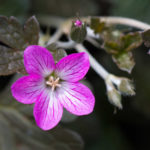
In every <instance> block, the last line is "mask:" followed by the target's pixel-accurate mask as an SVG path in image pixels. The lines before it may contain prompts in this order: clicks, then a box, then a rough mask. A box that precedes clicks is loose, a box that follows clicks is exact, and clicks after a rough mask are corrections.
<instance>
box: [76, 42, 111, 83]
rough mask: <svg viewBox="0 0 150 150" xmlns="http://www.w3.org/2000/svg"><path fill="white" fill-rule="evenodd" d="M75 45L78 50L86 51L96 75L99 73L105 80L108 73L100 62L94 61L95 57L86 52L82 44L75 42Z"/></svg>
mask: <svg viewBox="0 0 150 150" xmlns="http://www.w3.org/2000/svg"><path fill="white" fill-rule="evenodd" d="M75 47H76V50H77V51H78V52H86V53H87V54H88V55H89V59H90V64H91V67H92V68H93V69H94V70H95V72H97V74H98V75H100V76H101V77H102V78H103V79H104V80H105V79H106V78H107V77H108V75H109V73H108V72H107V70H105V69H104V68H103V66H101V64H99V63H98V62H97V61H96V59H95V58H94V57H93V56H92V55H91V54H90V53H89V52H88V50H87V49H86V48H85V47H84V46H83V45H82V44H77V45H76V46H75Z"/></svg>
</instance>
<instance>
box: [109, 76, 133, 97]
mask: <svg viewBox="0 0 150 150" xmlns="http://www.w3.org/2000/svg"><path fill="white" fill-rule="evenodd" d="M110 80H111V81H112V82H113V83H114V84H115V85H116V86H117V89H118V90H119V91H120V92H121V93H123V94H125V95H131V96H132V95H135V91H134V85H133V83H132V81H131V80H129V79H128V78H124V77H117V76H114V75H111V76H110Z"/></svg>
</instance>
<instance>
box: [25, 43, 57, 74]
mask: <svg viewBox="0 0 150 150" xmlns="http://www.w3.org/2000/svg"><path fill="white" fill-rule="evenodd" d="M24 65H25V68H26V70H27V72H28V73H29V74H38V75H42V76H47V75H49V74H50V73H51V72H52V71H53V70H54V68H55V63H54V59H53V56H52V55H51V53H50V52H49V51H48V50H47V49H46V48H44V47H41V46H37V45H32V46H28V47H27V48H26V50H25V51H24Z"/></svg>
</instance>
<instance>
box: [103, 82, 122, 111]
mask: <svg viewBox="0 0 150 150" xmlns="http://www.w3.org/2000/svg"><path fill="white" fill-rule="evenodd" d="M106 88H107V96H108V100H109V102H110V103H111V104H113V105H114V106H116V107H118V108H119V109H122V104H121V94H120V92H119V91H118V90H117V89H116V88H115V87H114V85H113V84H112V82H111V80H109V79H107V80H106Z"/></svg>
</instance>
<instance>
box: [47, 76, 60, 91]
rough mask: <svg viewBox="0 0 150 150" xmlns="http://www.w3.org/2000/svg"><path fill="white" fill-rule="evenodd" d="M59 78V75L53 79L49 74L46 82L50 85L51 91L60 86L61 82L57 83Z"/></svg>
mask: <svg viewBox="0 0 150 150" xmlns="http://www.w3.org/2000/svg"><path fill="white" fill-rule="evenodd" d="M59 80H60V78H59V77H57V78H56V79H54V77H53V76H50V77H49V79H48V81H46V84H47V85H49V86H51V87H52V91H54V90H55V88H56V87H61V84H59Z"/></svg>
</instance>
